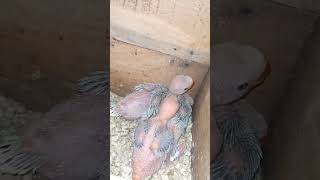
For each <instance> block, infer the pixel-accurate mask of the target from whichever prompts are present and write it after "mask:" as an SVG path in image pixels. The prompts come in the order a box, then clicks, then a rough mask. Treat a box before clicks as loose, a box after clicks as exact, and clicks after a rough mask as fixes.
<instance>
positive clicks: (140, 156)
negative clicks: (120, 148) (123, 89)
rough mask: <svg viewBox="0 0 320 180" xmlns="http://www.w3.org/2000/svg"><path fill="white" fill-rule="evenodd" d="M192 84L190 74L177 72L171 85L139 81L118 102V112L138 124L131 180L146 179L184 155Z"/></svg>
mask: <svg viewBox="0 0 320 180" xmlns="http://www.w3.org/2000/svg"><path fill="white" fill-rule="evenodd" d="M192 85H193V80H192V78H191V77H189V76H185V75H177V76H175V77H174V78H173V80H172V81H171V84H170V86H169V88H167V87H165V86H164V85H161V84H153V83H145V84H140V85H138V86H136V87H135V90H134V92H132V93H131V94H129V95H127V96H126V97H124V98H123V99H122V100H121V101H120V102H119V103H118V106H117V107H116V112H117V113H118V114H119V115H120V116H121V117H123V118H124V119H126V120H131V121H132V120H135V121H137V123H138V125H137V127H136V129H135V132H134V147H133V157H132V170H133V172H132V179H134V180H141V179H145V178H146V177H148V176H151V175H153V174H155V173H156V172H157V171H158V170H159V169H160V167H161V166H162V165H163V164H164V163H168V162H170V161H175V160H176V159H177V158H178V157H180V156H181V155H182V154H183V152H184V144H183V143H181V142H179V139H180V137H181V136H182V135H183V134H184V133H185V131H186V128H187V126H188V123H189V122H190V121H191V118H192V105H193V99H192V98H191V97H190V96H189V95H188V94H187V93H186V91H188V90H189V89H190V88H191V87H192Z"/></svg>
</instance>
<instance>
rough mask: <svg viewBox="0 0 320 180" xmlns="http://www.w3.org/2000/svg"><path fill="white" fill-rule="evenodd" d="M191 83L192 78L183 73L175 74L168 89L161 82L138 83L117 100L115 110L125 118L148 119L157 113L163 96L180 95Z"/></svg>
mask: <svg viewBox="0 0 320 180" xmlns="http://www.w3.org/2000/svg"><path fill="white" fill-rule="evenodd" d="M192 85H193V80H192V78H191V77H189V76H184V75H177V76H175V77H174V78H173V80H172V81H171V84H170V87H169V89H168V88H167V87H165V86H163V85H161V84H154V83H146V84H140V85H138V86H136V87H135V90H134V92H132V93H131V94H129V95H127V96H126V97H125V98H124V99H123V100H122V101H120V102H119V105H118V108H117V109H116V111H117V112H118V114H119V115H120V116H122V117H123V118H125V119H127V120H138V119H149V118H150V117H152V116H155V115H156V114H158V111H159V105H160V103H161V102H162V100H163V99H164V98H166V97H167V96H168V95H175V96H178V95H182V94H184V93H185V92H186V91H188V90H189V89H190V88H191V87H192Z"/></svg>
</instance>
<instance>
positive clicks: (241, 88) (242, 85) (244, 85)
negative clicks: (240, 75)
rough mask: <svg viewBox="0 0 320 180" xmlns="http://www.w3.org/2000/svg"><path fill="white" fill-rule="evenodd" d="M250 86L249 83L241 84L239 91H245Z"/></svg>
mask: <svg viewBox="0 0 320 180" xmlns="http://www.w3.org/2000/svg"><path fill="white" fill-rule="evenodd" d="M247 87H248V83H243V84H241V85H239V86H238V90H239V91H243V90H245V89H246V88H247Z"/></svg>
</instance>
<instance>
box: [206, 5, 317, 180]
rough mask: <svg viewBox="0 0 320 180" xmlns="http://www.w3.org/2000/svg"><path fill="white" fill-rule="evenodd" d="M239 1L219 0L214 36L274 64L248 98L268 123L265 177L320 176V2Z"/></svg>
mask: <svg viewBox="0 0 320 180" xmlns="http://www.w3.org/2000/svg"><path fill="white" fill-rule="evenodd" d="M234 2H235V1H233V0H225V1H222V0H217V7H216V9H218V10H219V11H218V12H221V13H222V12H223V13H224V14H223V15H221V14H219V13H218V14H216V17H214V18H213V19H214V20H216V21H219V23H218V26H217V27H215V29H214V30H213V31H214V33H213V34H212V36H213V39H214V40H215V41H214V43H215V44H218V43H222V42H230V41H233V42H239V43H244V44H248V45H250V46H253V47H256V48H258V49H259V50H260V51H261V52H262V53H263V54H264V55H265V58H266V59H267V60H268V61H269V62H270V64H271V74H270V76H269V77H268V78H267V80H266V81H265V83H264V84H262V85H261V86H260V87H258V88H257V89H255V90H254V91H252V93H251V94H250V95H249V96H248V97H247V100H248V101H249V102H250V103H251V104H253V105H254V107H255V108H256V109H257V110H258V111H259V112H261V113H262V114H263V115H264V117H265V118H266V120H267V121H268V124H269V131H268V138H267V141H266V143H265V144H264V146H263V152H264V159H263V179H265V180H278V179H281V180H285V179H288V180H289V179H290V180H298V179H320V172H319V171H318V168H317V166H318V165H317V162H319V158H320V156H319V153H318V152H319V150H320V146H319V145H320V144H319V132H320V126H319V114H320V113H319V112H320V106H319V102H320V101H319V85H318V84H319V77H320V76H319V68H320V66H319V65H320V64H319V47H320V44H319V37H320V29H319V27H320V26H319V25H320V24H319V8H320V6H319V3H317V2H315V1H308V0H306V1H300V0H275V1H270V0H259V1H250V0H240V1H237V2H238V3H234ZM243 9H246V11H243ZM248 12H250V13H248ZM226 15H230V16H228V17H227V16H226Z"/></svg>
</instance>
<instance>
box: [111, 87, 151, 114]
mask: <svg viewBox="0 0 320 180" xmlns="http://www.w3.org/2000/svg"><path fill="white" fill-rule="evenodd" d="M149 102H150V92H148V91H136V92H133V93H131V94H129V95H128V96H126V97H125V98H124V99H123V100H121V101H120V102H119V104H118V107H117V109H116V111H117V112H118V114H119V115H121V116H122V117H123V118H124V119H127V120H137V119H139V118H140V117H141V116H142V115H143V113H144V112H145V111H146V109H147V108H148V107H149Z"/></svg>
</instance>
